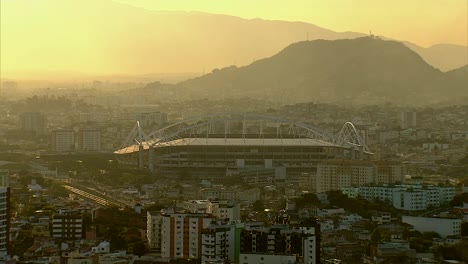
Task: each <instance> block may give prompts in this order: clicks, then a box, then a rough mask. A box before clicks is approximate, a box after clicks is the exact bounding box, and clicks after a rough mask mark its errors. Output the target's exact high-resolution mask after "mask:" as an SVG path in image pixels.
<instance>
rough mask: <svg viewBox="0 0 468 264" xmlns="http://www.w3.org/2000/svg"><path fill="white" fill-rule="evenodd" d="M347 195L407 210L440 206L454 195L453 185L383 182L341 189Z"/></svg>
mask: <svg viewBox="0 0 468 264" xmlns="http://www.w3.org/2000/svg"><path fill="white" fill-rule="evenodd" d="M342 191H343V193H345V194H346V195H348V196H349V197H352V198H356V197H358V196H361V197H363V198H365V199H367V200H376V199H377V200H380V201H385V202H388V203H389V204H392V205H393V207H395V208H397V209H401V210H407V211H418V210H425V209H427V208H428V207H429V206H436V207H438V206H442V205H444V204H447V203H449V202H450V201H451V200H452V199H453V197H454V196H455V187H453V186H433V185H421V184H396V185H392V184H383V185H374V186H370V185H368V186H358V187H347V188H343V189H342Z"/></svg>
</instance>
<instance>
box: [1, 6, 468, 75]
mask: <svg viewBox="0 0 468 264" xmlns="http://www.w3.org/2000/svg"><path fill="white" fill-rule="evenodd" d="M1 5H2V8H1V22H2V23H1V32H2V38H1V44H2V45H1V47H2V57H1V65H2V78H8V77H13V78H15V77H18V78H22V79H48V78H50V79H54V78H59V77H62V76H63V77H72V78H75V79H76V78H77V77H89V75H94V76H96V75H114V74H124V75H143V74H155V73H179V74H184V73H196V74H202V73H203V72H209V71H211V70H212V69H214V68H222V67H226V66H229V65H237V66H242V65H247V64H250V63H251V62H252V61H255V60H258V59H262V58H265V57H270V56H272V55H274V54H275V53H277V52H279V51H280V50H281V49H283V48H285V47H286V46H288V45H289V44H292V43H294V42H298V41H304V40H307V39H309V40H313V39H321V38H324V39H337V38H338V39H339V38H355V37H358V36H364V35H368V34H370V32H372V34H375V35H377V36H382V37H385V38H389V39H395V40H401V41H408V42H410V43H413V44H415V45H418V46H419V47H418V48H414V49H415V50H418V49H419V51H420V52H419V53H420V55H422V56H423V57H424V58H426V60H427V61H428V62H429V64H432V65H433V66H435V67H437V68H441V69H442V70H444V71H445V70H451V69H454V68H458V67H460V66H463V63H466V60H465V58H466V55H465V54H466V48H465V47H466V45H467V44H466V43H467V41H466V32H467V28H466V27H467V25H466V24H467V23H466V16H467V14H466V3H465V1H464V0H450V1H423V0H414V1H404V0H397V1H370V0H365V1H357V2H356V1H349V0H342V1H336V0H334V1H327V2H323V1H291V2H287V3H286V2H278V1H273V2H272V1H256V2H255V4H252V3H251V2H250V1H233V2H225V1H222V2H217V1H150V0H147V1H144V0H141V1H139V0H135V1H131V0H128V1H125V0H120V1H112V0H83V1H58V0H41V1H30V0H15V1H13V0H3V1H2V2H1ZM227 15H228V16H227ZM281 21H283V22H281ZM286 21H299V22H301V23H290V22H286ZM330 31H332V32H330ZM334 32H346V33H344V34H338V33H336V34H333V33H334ZM253 36H256V37H253ZM441 45H442V46H441ZM429 47H432V50H426V51H424V50H421V49H422V48H429ZM426 53H431V54H427V55H426ZM433 53H435V54H433ZM180 55H183V56H180ZM442 55H443V57H444V58H443V59H441V58H434V57H437V56H442Z"/></svg>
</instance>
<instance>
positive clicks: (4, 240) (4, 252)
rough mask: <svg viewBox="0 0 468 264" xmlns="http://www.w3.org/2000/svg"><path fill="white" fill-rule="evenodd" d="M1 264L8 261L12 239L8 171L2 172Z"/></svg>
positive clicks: (0, 200)
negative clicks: (10, 240) (9, 245)
mask: <svg viewBox="0 0 468 264" xmlns="http://www.w3.org/2000/svg"><path fill="white" fill-rule="evenodd" d="M0 183H1V185H0V263H4V262H2V261H6V259H7V256H8V244H9V239H10V187H9V186H8V171H6V170H1V171H0Z"/></svg>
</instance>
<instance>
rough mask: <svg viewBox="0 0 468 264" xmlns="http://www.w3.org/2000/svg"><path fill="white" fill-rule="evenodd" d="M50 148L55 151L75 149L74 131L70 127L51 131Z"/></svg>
mask: <svg viewBox="0 0 468 264" xmlns="http://www.w3.org/2000/svg"><path fill="white" fill-rule="evenodd" d="M50 141H51V150H52V151H55V152H68V151H74V150H75V131H73V130H72V129H59V130H54V131H52V134H51V139H50Z"/></svg>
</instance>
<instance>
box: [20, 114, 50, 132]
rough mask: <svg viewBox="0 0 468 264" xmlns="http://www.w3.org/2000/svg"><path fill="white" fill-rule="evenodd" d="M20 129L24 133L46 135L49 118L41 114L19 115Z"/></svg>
mask: <svg viewBox="0 0 468 264" xmlns="http://www.w3.org/2000/svg"><path fill="white" fill-rule="evenodd" d="M19 121H20V128H21V130H23V131H29V132H34V133H36V134H38V135H43V134H46V132H47V118H46V117H45V116H44V115H43V114H42V113H39V112H26V113H21V114H20V115H19Z"/></svg>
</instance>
